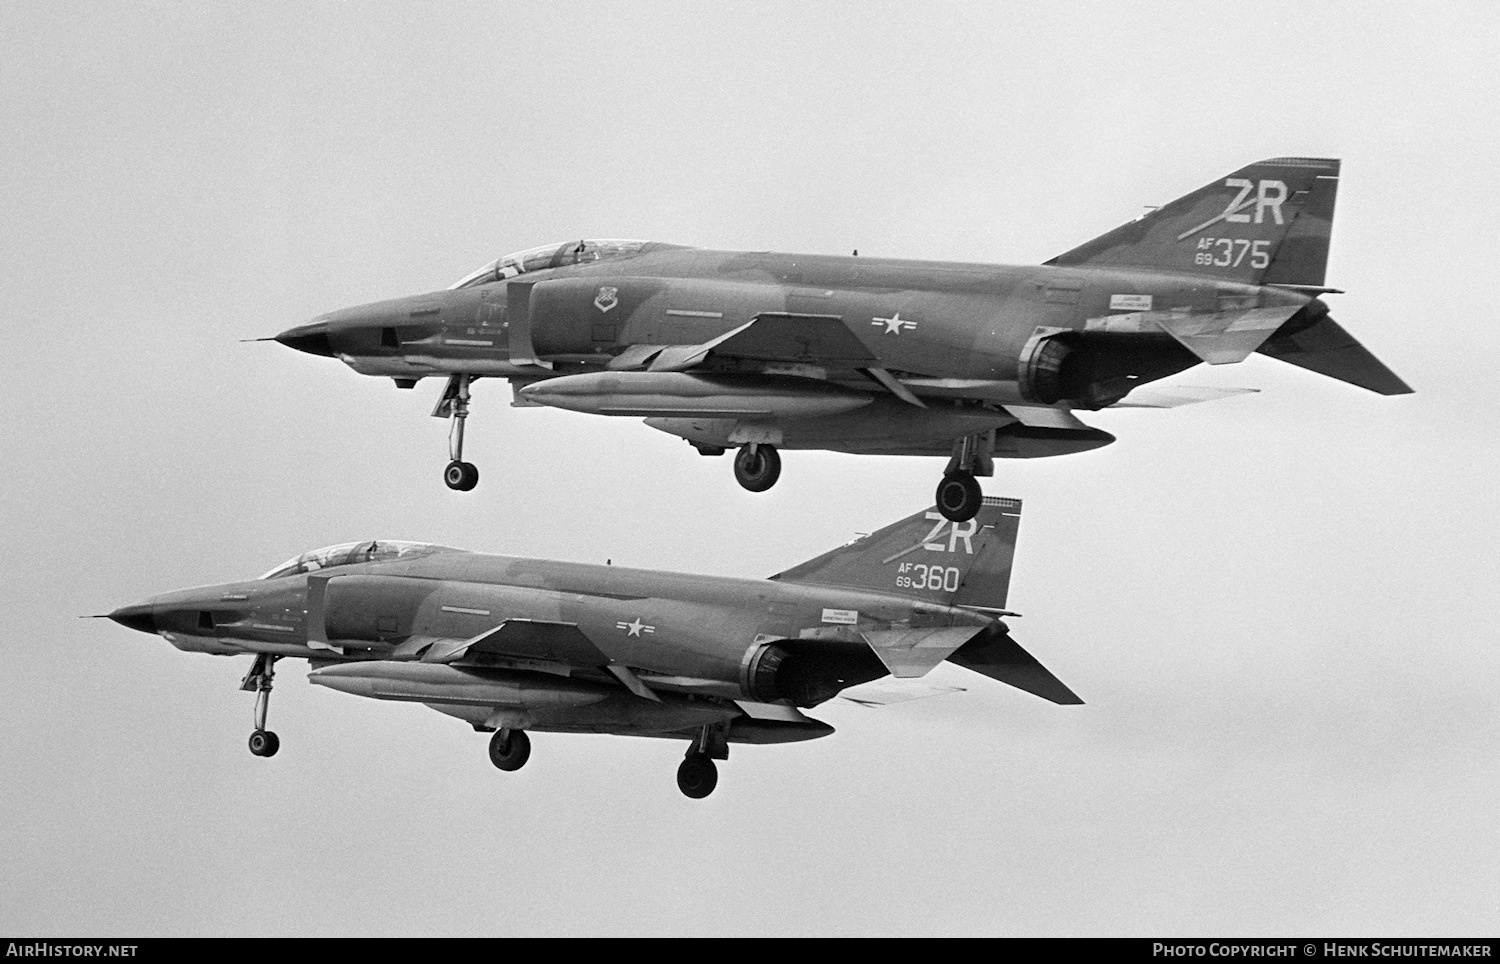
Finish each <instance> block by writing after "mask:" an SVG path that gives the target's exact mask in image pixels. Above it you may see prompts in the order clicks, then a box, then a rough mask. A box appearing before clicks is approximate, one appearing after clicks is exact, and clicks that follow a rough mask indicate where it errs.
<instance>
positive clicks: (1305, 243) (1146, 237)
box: [1047, 157, 1339, 287]
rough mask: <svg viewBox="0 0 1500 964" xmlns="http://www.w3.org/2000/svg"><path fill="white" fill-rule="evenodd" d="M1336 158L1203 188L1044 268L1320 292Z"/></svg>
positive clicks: (1245, 170)
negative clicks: (1174, 275)
mask: <svg viewBox="0 0 1500 964" xmlns="http://www.w3.org/2000/svg"><path fill="white" fill-rule="evenodd" d="M1338 185H1339V162H1338V160H1337V159H1334V158H1318V157H1275V158H1271V159H1270V160H1265V161H1259V162H1257V163H1255V164H1251V165H1249V166H1248V167H1242V168H1240V169H1239V170H1238V171H1235V172H1234V173H1233V174H1231V175H1229V176H1228V177H1226V178H1223V179H1222V180H1217V181H1213V182H1210V183H1209V184H1206V185H1204V186H1203V187H1201V188H1199V189H1198V190H1196V191H1194V192H1193V193H1191V194H1188V195H1186V196H1184V197H1180V198H1178V199H1177V200H1175V201H1173V202H1171V203H1170V204H1167V205H1165V206H1164V207H1160V208H1157V209H1156V210H1155V211H1152V212H1151V213H1150V214H1147V215H1146V216H1145V217H1142V218H1139V219H1137V220H1135V221H1131V222H1130V223H1128V224H1123V225H1121V226H1120V227H1118V228H1115V229H1114V230H1113V231H1111V232H1109V233H1108V234H1105V235H1103V236H1101V237H1098V238H1095V239H1094V240H1092V241H1090V242H1088V243H1087V244H1083V245H1080V246H1079V247H1076V248H1074V249H1073V250H1071V251H1069V252H1067V253H1065V254H1060V255H1058V256H1057V257H1055V258H1053V259H1052V260H1051V261H1048V262H1047V264H1051V265H1082V264H1090V265H1120V266H1122V267H1141V268H1162V269H1166V270H1171V271H1181V272H1185V273H1190V274H1204V275H1210V276H1212V277H1215V278H1219V279H1222V280H1224V281H1234V282H1240V283H1244V284H1279V285H1297V286H1310V287H1320V286H1322V284H1323V279H1324V274H1325V271H1326V268H1327V265H1328V239H1329V236H1330V233H1331V231H1332V227H1333V205H1334V200H1335V197H1336V195H1337V193H1338Z"/></svg>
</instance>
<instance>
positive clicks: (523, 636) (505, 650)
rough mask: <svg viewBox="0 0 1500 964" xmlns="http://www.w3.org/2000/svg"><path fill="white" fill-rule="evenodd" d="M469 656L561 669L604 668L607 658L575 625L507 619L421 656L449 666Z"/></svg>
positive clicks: (431, 648)
mask: <svg viewBox="0 0 1500 964" xmlns="http://www.w3.org/2000/svg"><path fill="white" fill-rule="evenodd" d="M471 653H488V654H490V655H494V656H509V657H514V658H517V659H526V660H542V661H545V662H549V663H560V664H562V665H564V666H588V667H602V666H608V665H609V662H610V659H609V657H608V656H606V655H605V654H604V652H603V651H602V650H601V649H599V647H598V646H595V645H594V643H593V641H592V640H590V639H589V638H588V636H586V635H585V634H584V632H583V630H581V629H579V628H578V624H577V623H562V622H547V621H544V620H538V619H507V620H506V621H505V622H503V623H501V624H500V625H498V626H496V627H495V628H494V629H491V630H488V631H486V632H483V633H480V634H479V635H478V636H475V637H473V638H472V639H443V640H439V641H437V642H434V643H433V644H432V645H431V646H429V647H428V648H427V651H426V652H425V653H423V654H422V661H423V662H425V663H452V662H455V661H457V660H461V659H463V658H464V657H465V656H468V655H469V654H471Z"/></svg>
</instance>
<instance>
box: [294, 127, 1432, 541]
mask: <svg viewBox="0 0 1500 964" xmlns="http://www.w3.org/2000/svg"><path fill="white" fill-rule="evenodd" d="M1338 177H1339V162H1338V161H1337V160H1331V159H1322V158H1303V157H1279V158H1274V159H1271V160H1267V161H1261V162H1259V163H1256V164H1251V165H1250V166H1248V167H1245V168H1242V169H1240V170H1238V171H1235V172H1234V173H1233V174H1231V175H1229V176H1228V177H1225V178H1221V179H1218V180H1215V181H1213V182H1211V183H1209V184H1207V185H1205V186H1204V187H1202V188H1200V189H1198V190H1196V191H1194V192H1192V193H1191V194H1188V195H1186V196H1185V197H1182V198H1179V199H1178V200H1176V201H1173V202H1172V203H1170V204H1167V205H1166V206H1164V207H1161V208H1159V209H1157V210H1155V211H1153V212H1151V213H1149V214H1147V215H1145V216H1144V217H1141V218H1139V219H1137V220H1135V221H1131V222H1130V223H1128V224H1125V225H1122V226H1121V227H1118V228H1116V229H1115V230H1113V231H1111V232H1109V233H1108V234H1105V235H1103V236H1102V237H1099V238H1096V239H1095V240H1093V241H1090V242H1088V243H1087V244H1084V245H1082V246H1080V247H1077V248H1074V249H1073V250H1071V251H1068V252H1066V253H1064V254H1060V255H1058V256H1057V257H1055V258H1053V259H1052V260H1050V261H1048V262H1047V263H1046V264H1044V265H1040V266H1020V267H1015V266H1001V265H983V264H961V263H949V262H926V261H901V260H894V259H888V258H860V257H828V256H822V255H793V254H772V253H768V252H728V251H705V250H701V249H698V248H689V247H681V246H678V245H671V244H660V243H652V242H643V241H589V240H584V241H569V242H566V243H563V244H552V245H544V246H542V247H539V248H531V249H529V250H526V251H521V252H518V253H516V254H512V255H507V256H505V257H503V258H497V259H496V260H494V261H492V262H490V263H489V264H487V265H485V266H484V267H482V268H480V269H479V270H477V271H475V272H473V273H472V274H469V275H467V276H466V277H464V278H463V279H462V280H460V281H459V282H457V283H456V284H454V285H453V286H452V287H451V288H448V289H446V290H444V291H437V292H432V293H430V294H423V295H416V296H413V297H407V298H397V299H395V300H392V301H381V302H377V303H375V304H369V305H362V306H360V307H356V308H346V309H344V310H342V311H335V312H331V313H329V314H326V315H323V316H321V317H319V318H317V319H314V320H313V321H312V322H311V323H309V324H306V325H302V326H300V327H296V328H292V329H291V330H289V331H285V332H282V333H281V334H280V335H278V336H276V340H277V341H279V342H281V343H282V344H284V345H287V346H289V347H292V348H296V349H299V350H301V351H305V352H310V353H313V354H318V355H328V356H332V357H336V358H339V359H341V360H342V361H344V362H345V363H346V364H348V365H349V366H350V367H352V368H353V369H354V370H355V371H358V372H361V373H363V374H367V375H379V376H386V377H390V378H394V379H395V381H396V384H397V385H398V386H400V387H402V388H411V387H412V386H414V385H415V384H416V383H417V381H418V380H419V379H422V378H425V377H427V376H433V375H435V376H441V377H445V378H446V379H447V388H446V389H445V391H444V392H443V395H442V398H441V400H440V401H439V403H438V405H437V408H436V409H435V410H434V412H433V414H434V415H436V416H440V417H446V418H451V419H452V420H453V424H452V427H451V430H450V456H451V458H452V461H451V462H450V463H449V465H448V467H447V470H446V473H445V479H446V481H447V484H448V485H449V486H450V487H452V488H455V489H471V488H473V487H474V485H475V484H476V482H477V481H478V478H479V473H478V470H477V469H476V468H475V467H474V466H473V465H472V464H471V463H468V462H465V461H464V460H463V426H464V419H465V417H466V416H467V415H468V410H469V386H470V383H471V382H472V381H473V379H475V378H482V377H499V378H506V379H509V380H510V382H511V385H512V387H513V389H514V390H515V393H516V394H515V402H514V404H516V405H519V406H529V405H550V406H554V407H557V408H564V409H570V410H573V411H578V412H590V413H594V414H600V415H630V416H645V417H646V424H648V425H650V426H652V427H653V428H657V429H660V430H662V431H664V432H670V433H672V434H673V435H679V436H681V437H682V438H684V439H686V440H687V441H688V442H690V443H692V445H693V446H694V447H695V448H696V449H697V450H698V451H699V452H701V453H702V454H704V455H722V454H723V453H724V452H725V450H726V449H729V448H738V449H739V452H738V453H737V455H736V457H735V460H734V470H735V476H736V478H737V479H738V480H739V482H740V484H741V485H743V486H744V487H745V488H747V489H750V490H752V491H757V492H759V491H763V490H765V489H768V488H770V487H771V486H772V485H773V484H774V483H775V482H776V478H777V476H778V474H779V473H780V465H781V462H780V456H779V455H778V454H777V453H778V449H783V448H787V449H832V450H835V451H841V452H858V453H872V454H886V455H948V456H950V457H949V459H948V464H947V468H946V469H945V470H944V473H943V479H942V481H941V482H940V483H939V485H938V489H937V505H938V509H939V511H941V512H942V514H943V515H944V516H945V517H947V518H948V519H951V520H954V521H964V520H967V519H970V518H973V516H974V514H975V513H976V512H977V511H978V510H979V506H980V501H981V498H982V492H981V491H980V486H979V483H978V482H977V481H976V476H989V475H991V474H993V471H994V465H993V462H994V459H996V458H1034V457H1038V456H1048V455H1062V454H1065V453H1069V452H1081V451H1085V450H1087V449H1092V448H1097V447H1099V446H1102V445H1107V444H1108V443H1110V442H1111V441H1113V440H1114V438H1113V436H1111V435H1110V434H1108V433H1107V432H1103V431H1100V430H1098V429H1094V428H1090V427H1089V426H1087V425H1085V424H1084V423H1083V422H1082V421H1081V420H1080V419H1079V418H1078V416H1077V415H1076V414H1075V412H1076V411H1077V410H1080V409H1082V410H1087V411H1094V410H1098V409H1101V408H1105V407H1108V406H1117V407H1128V406H1139V407H1157V408H1159V407H1170V406H1173V405H1180V404H1186V403H1188V402H1193V401H1203V400H1207V399H1210V398H1216V397H1222V396H1223V395H1226V394H1234V393H1235V390H1232V389H1231V390H1225V389H1217V390H1216V389H1191V388H1177V389H1175V390H1172V391H1162V390H1160V389H1148V390H1142V388H1141V386H1144V385H1146V384H1147V383H1149V382H1154V381H1156V380H1158V379H1162V378H1165V377H1167V376H1169V375H1173V374H1176V373H1177V372H1181V371H1183V370H1185V369H1188V368H1191V367H1193V366H1195V365H1197V364H1199V363H1200V362H1206V363H1208V364H1210V365H1226V364H1233V363H1235V362H1239V361H1243V360H1244V359H1245V358H1247V357H1248V356H1249V355H1250V354H1251V353H1252V352H1256V351H1258V352H1260V353H1262V354H1264V355H1269V356H1271V357H1272V358H1279V359H1281V360H1282V361H1285V362H1289V363H1291V364H1293V365H1297V366H1300V367H1302V368H1306V369H1309V370H1311V371H1314V372H1318V373H1320V374H1323V375H1327V376H1329V377H1332V378H1336V379H1339V380H1340V381H1344V382H1348V383H1350V384H1353V385H1357V386H1359V387H1361V388H1365V389H1368V390H1370V391H1373V392H1378V393H1380V394H1382V395H1398V394H1403V393H1407V392H1410V391H1411V389H1410V388H1409V387H1407V385H1406V383H1405V382H1403V381H1402V380H1401V379H1400V378H1398V377H1397V376H1396V375H1395V374H1394V373H1392V372H1391V370H1390V369H1388V368H1386V367H1385V365H1383V364H1381V363H1380V361H1378V360H1377V359H1376V358H1375V357H1374V356H1373V355H1371V354H1370V353H1369V352H1368V351H1366V350H1365V348H1364V347H1363V346H1361V345H1360V344H1359V342H1357V341H1355V340H1354V339H1353V338H1352V337H1351V336H1350V335H1349V334H1348V333H1347V332H1345V331H1344V329H1343V328H1342V327H1340V326H1339V325H1338V323H1336V322H1335V321H1334V320H1333V318H1332V317H1330V316H1329V313H1328V306H1327V304H1326V303H1325V302H1324V301H1323V299H1322V297H1321V296H1322V295H1325V294H1329V293H1336V292H1337V289H1334V288H1329V287H1325V285H1324V269H1325V266H1326V264H1327V261H1328V242H1329V232H1330V228H1331V225H1332V221H1333V208H1334V197H1335V194H1336V192H1337V190H1338Z"/></svg>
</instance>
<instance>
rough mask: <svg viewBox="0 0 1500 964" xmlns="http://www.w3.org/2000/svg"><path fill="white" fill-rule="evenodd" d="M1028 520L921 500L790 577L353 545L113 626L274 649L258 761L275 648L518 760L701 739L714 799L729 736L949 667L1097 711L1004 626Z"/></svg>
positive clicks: (696, 777) (139, 608)
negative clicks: (535, 753) (576, 739)
mask: <svg viewBox="0 0 1500 964" xmlns="http://www.w3.org/2000/svg"><path fill="white" fill-rule="evenodd" d="M1020 516H1021V503H1020V502H1019V501H1017V500H1013V499H985V500H984V504H983V506H982V507H981V509H980V511H979V514H978V516H977V517H976V518H974V519H971V520H969V521H967V522H960V523H955V522H949V521H947V520H945V519H943V518H942V517H941V516H940V515H938V514H937V512H935V511H930V510H929V511H927V512H918V513H916V514H915V515H912V516H910V517H908V518H906V519H903V520H901V521H900V522H897V523H895V524H893V525H889V526H887V527H885V528H884V529H881V530H880V531H879V532H876V533H874V534H873V535H870V536H867V537H865V538H863V539H860V540H858V541H856V542H854V543H851V544H850V545H847V546H844V547H843V548H840V549H835V550H833V551H832V552H828V553H825V554H824V555H821V556H818V557H817V558H815V559H812V560H810V561H808V562H805V563H803V564H801V565H799V566H796V567H794V568H791V569H788V570H787V571H785V572H783V573H780V574H779V575H775V576H772V577H771V578H770V579H769V580H751V579H725V578H714V577H709V576H692V575H679V574H675V573H663V572H648V571H643V570H639V569H626V568H623V567H617V566H607V565H606V566H597V565H580V564H576V563H563V562H550V561H546V560H540V559H517V558H512V557H508V556H490V555H481V554H478V553H473V552H465V551H463V550H460V549H450V548H448V547H446V546H435V545H426V544H421V543H411V542H385V541H374V542H360V543H350V544H348V545H342V546H332V547H330V548H327V549H320V550H317V551H315V552H308V553H305V554H303V555H300V556H298V557H296V558H295V559H291V560H288V561H287V562H286V563H285V564H284V565H281V566H278V567H276V568H275V569H273V570H271V571H270V572H268V573H266V574H265V575H264V576H262V577H260V578H259V579H255V580H251V581H248V582H234V583H229V584H226V585H217V586H203V587H200V588H197V589H186V590H180V591H177V592H169V593H165V594H163V595H160V596H156V597H154V598H152V599H149V600H147V601H145V602H142V603H139V604H136V605H132V606H125V607H122V608H120V609H117V610H115V611H114V612H112V613H110V614H109V618H110V619H113V620H114V621H115V622H117V623H120V624H122V625H124V626H128V627H130V628H131V629H137V630H140V631H141V632H145V633H156V634H159V635H161V636H164V637H165V638H166V639H167V641H168V642H170V643H171V644H172V645H174V646H176V647H177V648H178V649H181V650H185V651H188V652H201V653H214V654H219V655H239V654H250V655H253V656H254V657H255V662H254V664H253V665H252V666H251V668H250V672H249V673H247V674H246V676H245V679H244V680H243V681H242V683H241V685H240V688H241V689H244V690H253V691H255V692H256V694H257V695H256V703H255V731H254V732H253V733H252V734H251V736H250V752H252V753H254V754H255V755H257V756H271V755H273V754H274V753H275V752H276V751H277V749H278V747H279V746H280V740H279V739H278V738H277V736H276V734H275V733H272V732H271V731H269V730H267V729H266V710H267V704H268V702H269V695H270V690H271V680H272V675H273V668H274V665H275V663H276V660H277V659H280V658H281V657H283V656H300V657H303V658H305V659H309V660H311V661H312V664H313V666H314V669H313V671H312V673H311V674H309V676H308V679H309V680H310V681H311V682H313V683H315V684H318V685H321V686H326V687H328V688H330V689H334V690H340V691H342V692H346V693H352V694H355V695H358V696H367V697H372V698H374V699H382V700H408V701H413V702H418V703H425V704H427V705H428V706H430V707H432V708H433V709H435V710H437V711H438V712H440V713H446V714H448V715H450V716H455V717H458V718H459V719H461V720H464V721H466V722H468V723H470V724H472V725H473V727H474V729H476V730H479V731H482V732H490V731H493V732H494V734H495V735H494V737H493V738H492V739H491V740H490V751H489V752H490V760H491V761H492V762H493V763H494V764H495V766H497V767H499V768H500V769H502V770H516V769H519V768H520V767H521V766H522V765H523V764H524V763H525V762H526V760H527V757H528V756H529V755H530V753H531V749H530V748H531V742H530V739H529V738H528V737H527V735H526V731H527V730H539V731H553V732H561V733H615V734H621V735H627V736H654V737H665V738H669V739H682V740H686V741H687V742H688V749H687V756H686V758H685V759H684V760H683V763H682V765H681V767H680V768H679V770H678V774H677V782H678V786H679V787H680V789H681V790H682V792H683V793H685V794H687V795H688V796H690V797H704V796H707V795H708V794H709V793H710V792H712V790H713V788H714V785H715V784H716V783H717V781H718V774H717V769H716V767H715V766H714V762H713V761H714V760H723V759H726V758H727V757H728V755H729V744H730V743H786V742H791V741H796V740H811V739H815V738H817V737H820V736H827V735H828V734H830V733H832V732H833V728H832V727H831V726H829V725H827V724H826V723H822V722H819V721H817V720H815V719H812V718H811V717H809V716H807V715H806V714H804V713H803V712H802V709H803V708H806V707H811V706H816V705H818V704H819V703H823V702H824V701H826V700H829V699H831V698H833V697H835V696H837V695H840V693H841V692H843V691H845V690H846V688H848V687H853V686H858V685H860V684H864V683H867V682H869V681H872V680H876V679H879V678H880V677H884V676H886V675H891V676H895V677H905V678H912V677H920V676H923V675H925V674H926V673H927V672H928V671H929V670H931V669H932V668H933V667H935V666H936V665H937V664H938V663H941V662H942V661H943V660H945V659H946V660H948V661H950V662H953V663H956V664H958V665H960V666H964V667H967V668H969V669H971V670H974V671H976V672H978V673H982V674H984V675H985V676H989V677H991V678H993V679H997V680H999V681H1001V682H1004V683H1009V684H1010V685H1012V686H1015V687H1018V688H1020V689H1023V690H1026V691H1027V692H1030V693H1034V694H1036V695H1037V696H1040V697H1042V698H1043V699H1047V700H1051V701H1052V702H1054V703H1063V704H1076V703H1081V702H1082V700H1080V699H1079V698H1078V697H1077V696H1075V695H1074V694H1073V692H1072V691H1071V690H1069V689H1068V687H1067V686H1065V685H1063V683H1062V682H1061V681H1059V680H1058V679H1057V678H1056V677H1054V676H1053V675H1052V674H1051V673H1049V672H1048V671H1047V670H1046V669H1045V668H1043V666H1042V665H1041V664H1040V663H1038V662H1037V661H1036V660H1035V659H1033V658H1032V657H1031V656H1030V655H1029V654H1028V653H1026V651H1025V650H1023V649H1022V648H1021V647H1020V646H1019V645H1017V644H1016V643H1015V641H1014V640H1012V639H1011V638H1010V634H1009V631H1008V630H1007V628H1006V625H1005V623H1003V622H1001V621H1000V618H999V617H1001V616H1010V615H1014V614H1013V613H1008V612H1006V611H1005V609H1004V607H1005V600H1006V595H1007V592H1008V589H1009V585H1010V570H1011V560H1012V558H1013V555H1014V552H1015V543H1016V530H1017V527H1018V526H1019V524H1020ZM908 695H909V694H908ZM849 698H851V699H857V701H859V702H865V703H879V702H882V701H889V700H887V699H885V698H884V697H882V695H881V694H879V693H857V694H856V693H850V694H849Z"/></svg>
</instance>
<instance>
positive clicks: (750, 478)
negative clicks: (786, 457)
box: [734, 442, 781, 492]
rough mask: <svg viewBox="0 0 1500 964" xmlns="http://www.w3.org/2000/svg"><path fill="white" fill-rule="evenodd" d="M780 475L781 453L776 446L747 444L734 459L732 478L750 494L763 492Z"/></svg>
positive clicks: (757, 443)
mask: <svg viewBox="0 0 1500 964" xmlns="http://www.w3.org/2000/svg"><path fill="white" fill-rule="evenodd" d="M780 475H781V453H779V452H777V451H776V446H774V445H767V444H766V443H764V442H749V443H747V444H746V445H744V446H742V447H741V448H740V450H739V452H738V453H736V455H735V457H734V477H735V479H736V480H738V481H739V483H740V485H743V486H744V487H745V488H747V489H749V490H750V491H751V492H764V491H766V490H767V489H769V488H770V487H771V486H773V485H775V484H776V479H777V478H778V477H780Z"/></svg>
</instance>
